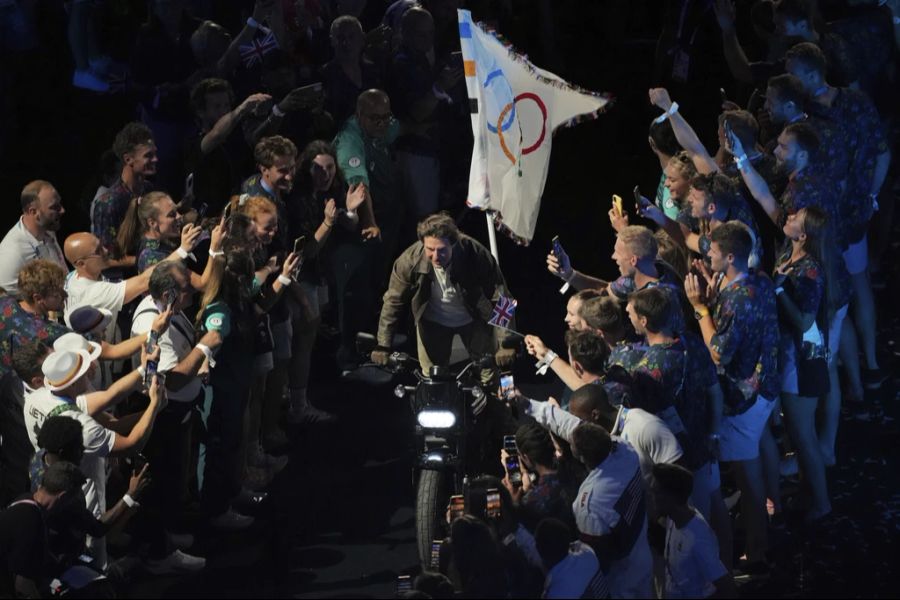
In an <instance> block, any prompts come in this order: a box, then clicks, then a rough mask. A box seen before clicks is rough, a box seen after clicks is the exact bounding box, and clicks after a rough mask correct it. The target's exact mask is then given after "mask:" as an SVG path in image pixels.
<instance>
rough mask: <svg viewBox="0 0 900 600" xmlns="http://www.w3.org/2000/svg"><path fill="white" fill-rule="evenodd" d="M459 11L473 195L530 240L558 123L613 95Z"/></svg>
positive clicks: (473, 202)
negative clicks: (582, 84) (556, 69)
mask: <svg viewBox="0 0 900 600" xmlns="http://www.w3.org/2000/svg"><path fill="white" fill-rule="evenodd" d="M457 12H458V14H459V38H460V44H461V45H462V52H463V60H464V66H465V73H466V88H467V90H468V95H469V103H470V105H471V107H470V108H471V113H472V133H473V134H474V137H475V146H474V148H473V150H472V168H471V170H470V171H469V197H468V199H467V202H468V204H469V206H472V207H475V208H480V209H482V210H489V211H493V212H494V217H495V221H496V222H497V223H498V224H499V227H500V229H501V230H503V231H505V232H506V233H507V234H509V235H510V236H511V237H512V238H513V239H515V240H516V241H517V242H519V243H521V244H527V243H528V242H530V241H531V238H532V237H533V236H534V228H535V224H536V223H537V216H538V209H539V208H540V204H541V194H542V193H543V191H544V183H545V182H546V180H547V168H548V165H549V164H550V142H551V138H552V137H553V131H554V130H555V129H556V128H557V127H559V126H561V125H565V124H571V123H573V122H574V119H575V118H576V117H579V116H581V115H591V116H595V115H596V114H597V113H598V112H599V111H600V110H601V109H603V107H604V106H606V104H607V103H608V102H609V99H608V98H606V97H604V96H602V95H600V94H595V93H591V92H586V91H584V90H581V89H579V88H576V87H575V86H573V85H571V84H568V83H566V82H565V81H563V80H562V79H560V78H559V77H557V76H556V75H554V74H553V73H549V72H547V71H543V70H541V69H538V68H537V67H535V66H534V65H532V64H531V63H530V62H528V60H527V59H526V58H525V57H523V56H520V55H518V54H516V53H515V52H514V51H513V50H512V49H510V48H508V47H506V46H505V45H504V44H503V42H501V41H500V40H499V39H497V37H495V35H494V34H492V33H490V32H487V31H485V30H484V29H482V27H481V26H480V25H479V24H476V23H473V22H472V14H471V13H470V12H469V11H467V10H459V11H457Z"/></svg>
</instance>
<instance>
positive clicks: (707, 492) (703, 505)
mask: <svg viewBox="0 0 900 600" xmlns="http://www.w3.org/2000/svg"><path fill="white" fill-rule="evenodd" d="M721 486H722V478H721V475H720V473H719V462H718V461H717V460H715V459H713V460H711V461H709V462H708V463H706V464H705V465H703V466H702V467H700V468H699V469H697V470H696V471H694V489H693V490H692V491H691V505H692V506H693V507H694V508H696V509H697V510H699V511H700V514H701V515H703V518H704V519H706V521H707V522H709V517H710V514H709V513H710V509H711V502H710V501H711V496H712V493H713V492H715V491H716V490H717V489H719V488H720V487H721Z"/></svg>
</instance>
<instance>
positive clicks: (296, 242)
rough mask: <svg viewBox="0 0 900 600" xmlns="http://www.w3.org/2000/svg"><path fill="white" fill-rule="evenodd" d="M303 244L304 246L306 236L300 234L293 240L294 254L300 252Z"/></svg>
mask: <svg viewBox="0 0 900 600" xmlns="http://www.w3.org/2000/svg"><path fill="white" fill-rule="evenodd" d="M304 246H306V236H305V235H301V236H300V237H298V238H297V239H296V240H294V254H301V253H302V252H303V247H304Z"/></svg>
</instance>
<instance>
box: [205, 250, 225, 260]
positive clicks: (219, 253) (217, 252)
mask: <svg viewBox="0 0 900 600" xmlns="http://www.w3.org/2000/svg"><path fill="white" fill-rule="evenodd" d="M209 255H210V256H211V257H213V258H215V257H217V256H225V251H224V250H210V251H209Z"/></svg>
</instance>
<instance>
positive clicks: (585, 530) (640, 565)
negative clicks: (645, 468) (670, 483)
mask: <svg viewBox="0 0 900 600" xmlns="http://www.w3.org/2000/svg"><path fill="white" fill-rule="evenodd" d="M643 488H644V485H643V477H642V476H641V471H640V460H639V459H638V455H637V452H636V451H635V450H634V449H633V448H632V447H631V446H629V445H628V444H627V443H625V442H616V443H615V445H614V446H613V450H612V451H611V452H610V454H609V456H608V457H607V458H606V460H604V461H603V462H602V463H601V464H600V465H599V466H598V467H597V468H596V469H594V470H593V471H591V472H590V473H589V474H588V476H587V477H586V478H585V480H584V482H582V484H581V487H580V488H579V490H578V496H577V497H576V499H575V502H573V503H572V512H573V513H574V514H575V524H576V526H577V527H578V531H579V533H581V534H584V535H587V536H593V537H599V536H604V535H608V534H610V533H612V531H613V528H614V527H616V526H617V525H619V521H620V520H621V518H622V516H623V515H625V516H627V517H628V518H629V519H630V521H629V522H627V523H623V524H622V526H623V527H628V528H632V532H633V533H634V536H633V537H634V542H633V544H632V547H631V550H630V552H629V553H628V554H627V555H626V556H624V557H623V558H621V559H619V560H616V561H613V562H612V563H611V564H610V567H609V571H608V572H607V574H606V575H607V580H608V581H609V588H610V592H611V595H612V597H613V598H647V597H650V593H651V590H652V586H651V575H652V569H653V559H652V557H651V555H650V545H649V544H648V543H647V513H646V508H645V507H644V506H643V503H642V502H641V501H642V500H643V497H644V496H643V494H644V489H643ZM617 506H618V507H619V510H616V507H617ZM637 529H639V531H635V530H637Z"/></svg>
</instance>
